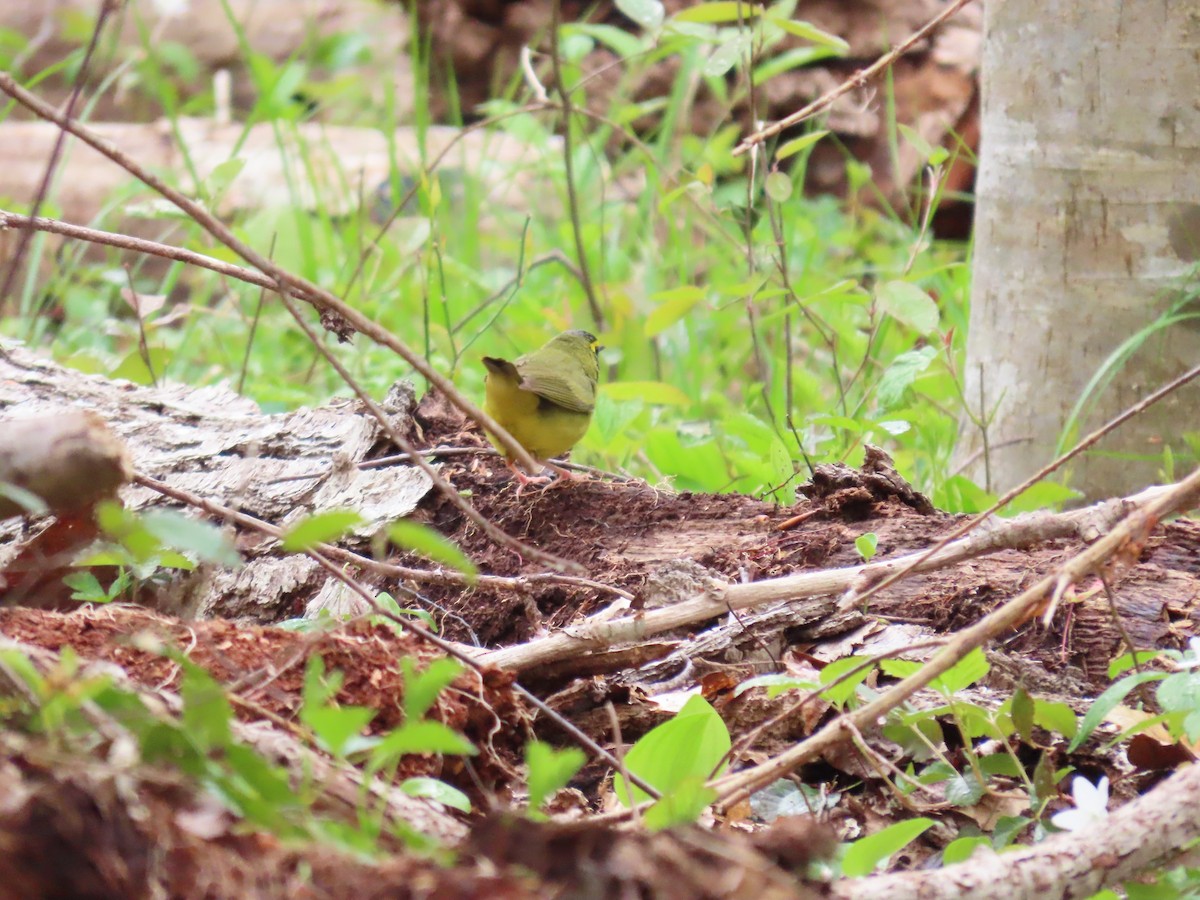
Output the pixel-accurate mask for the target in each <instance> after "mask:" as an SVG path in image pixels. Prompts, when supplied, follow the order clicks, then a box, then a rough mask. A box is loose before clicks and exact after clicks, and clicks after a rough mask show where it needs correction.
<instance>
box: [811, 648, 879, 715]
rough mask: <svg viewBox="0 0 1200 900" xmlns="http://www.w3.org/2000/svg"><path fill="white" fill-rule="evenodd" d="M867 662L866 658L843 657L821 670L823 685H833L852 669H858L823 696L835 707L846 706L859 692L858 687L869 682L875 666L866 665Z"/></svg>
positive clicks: (822, 693) (826, 691) (823, 693)
mask: <svg viewBox="0 0 1200 900" xmlns="http://www.w3.org/2000/svg"><path fill="white" fill-rule="evenodd" d="M867 662H868V657H865V656H843V657H842V658H841V659H836V660H834V661H833V662H831V663H830V664H829V665H827V666H826V667H825V668H823V669H822V670H821V674H820V678H821V684H822V685H826V684H833V682H835V681H837V680H838V679H839V678H841V677H842V675H844V674H845V673H847V672H849V671H850V670H852V669H858V671H856V672H855V673H854V674H853V675H851V676H849V677H848V678H847V679H846V680H845V681H842V682H839V683H838V684H837V685H834V686H833V687H828V688H826V689H825V690H823V691H822V692H821V696H822V697H824V698H825V699H826V700H828V701H829V702H830V703H832V704H834V705H835V706H838V707H842V706H845V705H846V703H847V702H849V700H850V699H851V698H852V697H853V696H854V695H855V693H856V692H857V691H858V686H859V685H860V684H862V683H863V682H864V681H866V680H867V676H868V675H870V674H871V672H872V670H873V669H874V668H875V665H874V664H871V665H864V663H867Z"/></svg>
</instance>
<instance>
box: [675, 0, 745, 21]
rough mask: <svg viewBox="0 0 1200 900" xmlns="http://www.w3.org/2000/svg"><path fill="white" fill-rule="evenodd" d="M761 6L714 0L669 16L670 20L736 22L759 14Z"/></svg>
mask: <svg viewBox="0 0 1200 900" xmlns="http://www.w3.org/2000/svg"><path fill="white" fill-rule="evenodd" d="M762 13H763V9H762V7H761V6H754V5H753V4H751V3H738V2H737V0H714V2H712V3H700V4H697V5H696V6H689V7H687V8H686V9H681V10H680V11H679V12H677V13H675V15H673V16H671V21H672V22H698V23H701V24H710V25H711V24H717V23H721V22H738V21H747V20H749V19H754V18H757V17H758V16H761V15H762Z"/></svg>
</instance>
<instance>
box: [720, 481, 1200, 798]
mask: <svg viewBox="0 0 1200 900" xmlns="http://www.w3.org/2000/svg"><path fill="white" fill-rule="evenodd" d="M1198 496H1200V469H1197V470H1196V471H1195V472H1193V473H1192V474H1191V475H1189V476H1188V477H1187V478H1186V479H1184V480H1183V481H1181V482H1179V483H1178V484H1175V485H1172V486H1171V487H1170V488H1169V489H1167V490H1166V491H1159V492H1156V493H1155V494H1154V495H1153V498H1152V499H1150V500H1148V501H1146V502H1145V503H1143V504H1141V505H1140V506H1138V507H1137V508H1135V509H1134V510H1133V511H1132V512H1131V513H1129V514H1128V515H1127V516H1125V517H1124V518H1123V519H1122V520H1121V522H1120V523H1119V524H1118V525H1117V526H1116V527H1115V528H1113V529H1112V531H1110V532H1109V533H1108V534H1106V535H1105V536H1104V537H1102V538H1100V539H1099V540H1098V541H1096V542H1095V543H1094V544H1092V545H1091V546H1090V547H1088V548H1086V549H1085V550H1083V551H1081V552H1080V553H1077V554H1076V555H1075V556H1073V557H1072V558H1071V559H1069V560H1068V561H1067V562H1066V563H1064V564H1063V565H1062V566H1060V567H1058V569H1057V570H1056V571H1054V572H1052V573H1051V574H1050V575H1047V576H1046V577H1044V578H1042V579H1041V580H1040V581H1039V582H1038V583H1037V584H1035V585H1034V586H1033V587H1031V588H1029V589H1028V590H1026V591H1023V592H1022V593H1021V594H1019V595H1018V596H1016V597H1014V598H1013V599H1012V600H1009V601H1008V602H1007V603H1005V604H1004V605H1003V606H1001V607H999V608H998V609H996V610H994V611H993V612H991V613H989V614H988V615H986V616H984V617H983V618H982V619H980V620H979V621H978V622H976V623H975V624H974V625H971V626H969V627H967V628H964V629H963V630H962V631H960V632H958V634H957V635H955V636H954V637H952V638H950V639H949V641H948V642H947V644H946V646H945V647H944V648H943V649H942V650H940V651H939V652H938V653H936V654H935V655H934V656H933V657H932V658H931V659H930V660H929V662H927V663H926V664H925V665H923V666H922V667H921V668H920V669H919V670H918V671H916V672H915V673H913V674H912V675H910V676H909V677H908V678H905V679H904V680H903V681H900V682H899V683H897V684H895V685H893V686H892V687H890V688H888V689H887V690H886V691H884V692H883V693H881V694H880V695H879V696H878V697H876V698H875V699H874V700H872V701H871V702H869V703H866V704H864V705H863V706H860V707H859V708H858V709H856V710H854V711H853V712H849V713H845V714H844V715H843V716H839V717H838V718H836V719H834V720H833V721H832V722H830V723H829V724H828V725H826V726H825V727H824V728H822V729H821V730H820V731H818V732H817V733H816V734H814V735H813V736H812V737H810V738H807V739H806V740H803V741H801V742H800V743H799V744H796V745H795V746H793V747H792V748H790V749H789V750H787V751H785V752H784V753H781V754H780V755H779V756H777V757H775V758H773V759H770V760H768V761H766V762H765V763H761V764H760V765H757V766H753V767H752V768H749V769H745V770H743V771H741V772H736V773H733V774H731V775H727V776H725V777H723V778H719V779H717V780H716V781H715V782H713V783H712V785H711V786H712V787H713V788H714V789H715V790H716V791H717V793H718V797H719V802H720V803H721V805H722V806H725V807H728V806H730V805H732V804H734V803H737V802H738V801H740V800H742V799H744V798H746V797H749V796H750V794H751V793H753V792H754V791H755V790H758V789H759V788H762V787H764V786H765V785H767V784H770V783H771V782H772V781H774V780H775V779H777V778H780V777H782V776H783V775H785V774H787V773H788V772H792V771H795V769H796V768H798V767H799V766H802V765H804V764H805V763H806V762H809V761H811V760H813V759H816V758H817V757H818V756H819V755H820V754H821V753H823V752H824V751H826V750H829V749H830V748H832V747H834V746H836V745H838V744H840V743H841V742H842V741H843V740H845V739H846V737H847V733H846V729H845V728H844V727H843V724H842V723H843V719H845V720H848V721H850V722H852V723H853V724H854V726H855V727H857V728H860V729H863V730H874V729H875V728H877V727H878V725H879V723H880V722H881V721H883V718H884V717H885V716H886V715H887V714H888V713H889V712H890V711H891V710H893V709H895V708H896V707H897V706H899V705H900V704H901V703H904V702H905V701H906V700H908V699H909V698H910V697H911V696H912V695H913V694H915V693H916V692H917V691H919V690H920V689H921V688H923V687H925V686H926V685H928V684H929V683H930V682H931V681H933V679H935V678H936V677H937V676H939V675H941V674H942V673H943V672H946V671H947V670H949V669H950V668H951V667H953V666H954V665H955V664H956V663H957V662H958V661H959V660H961V659H962V658H963V657H965V656H966V655H967V654H968V653H970V652H971V651H972V650H974V649H975V648H977V647H982V646H983V645H984V644H986V643H987V642H988V641H990V640H992V639H993V638H996V637H998V636H999V635H1001V634H1005V633H1008V632H1009V631H1010V630H1011V629H1013V628H1016V627H1017V626H1019V625H1020V624H1022V623H1023V622H1026V621H1028V620H1029V619H1030V618H1031V617H1032V616H1034V615H1035V614H1036V612H1037V607H1038V605H1039V604H1040V603H1041V602H1042V600H1043V599H1044V598H1045V597H1046V595H1048V594H1049V593H1051V592H1052V591H1053V590H1054V589H1055V587H1056V586H1057V585H1058V584H1061V583H1063V582H1067V583H1069V582H1071V581H1077V580H1079V579H1080V578H1082V577H1084V576H1085V575H1087V574H1088V573H1089V572H1095V571H1096V570H1097V569H1098V568H1099V567H1100V566H1102V565H1104V563H1105V562H1106V561H1107V560H1109V559H1110V558H1111V557H1112V556H1113V555H1114V554H1115V553H1117V552H1118V551H1119V550H1121V548H1122V547H1123V546H1125V545H1126V544H1128V543H1130V542H1140V541H1144V540H1145V538H1146V536H1147V535H1148V534H1149V533H1150V532H1151V531H1153V529H1154V528H1155V527H1156V526H1157V524H1158V523H1159V522H1160V521H1161V520H1162V519H1163V518H1164V517H1165V516H1168V515H1170V514H1171V513H1174V512H1178V511H1180V510H1183V509H1187V508H1189V507H1191V506H1192V505H1193V504H1195V502H1196V500H1197V497H1198Z"/></svg>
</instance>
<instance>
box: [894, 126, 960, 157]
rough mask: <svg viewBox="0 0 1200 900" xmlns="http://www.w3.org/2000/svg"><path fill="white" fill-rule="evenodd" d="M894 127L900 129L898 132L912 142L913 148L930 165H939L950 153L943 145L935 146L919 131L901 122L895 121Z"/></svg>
mask: <svg viewBox="0 0 1200 900" xmlns="http://www.w3.org/2000/svg"><path fill="white" fill-rule="evenodd" d="M896 127H897V128H898V129H900V133H901V134H902V135H904V139H905V140H907V141H908V142H909V143H910V144H912V146H913V149H914V150H916V151H917V153H919V154H920V156H921V159H922V160H924V161H925V162H926V163H928V164H929V165H931V166H937V165H941V164H942V163H944V162H945V161H946V158H947V157H948V156H949V155H950V151H948V150H947V149H946V148H945V147H935V146H934V145H932V144H930V143H929V141H927V140H925V138H923V137H921V135H920V133H919V132H918V131H917V130H916V129H915V128H912V127H910V126H908V125H905V124H904V123H903V122H897V123H896Z"/></svg>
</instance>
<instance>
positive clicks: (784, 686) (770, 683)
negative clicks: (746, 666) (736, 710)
mask: <svg viewBox="0 0 1200 900" xmlns="http://www.w3.org/2000/svg"><path fill="white" fill-rule="evenodd" d="M756 687H765V688H766V689H767V697H768V699H771V700H773V699H775V698H776V697H778V696H779V695H780V694H782V693H785V692H786V691H792V690H802V691H814V690H816V689H817V687H818V685H816V684H814V683H813V682H811V681H798V680H796V677H795V676H794V675H784V674H783V673H774V674H770V675H755V676H754V677H753V678H747V679H746V680H745V681H743V682H742V683H741V684H739V685H738V686H737V687H736V688H734V689H733V696H735V697H740V696H741V695H742V694H744V693H745V692H746V691H748V690H750V689H751V688H756Z"/></svg>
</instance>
